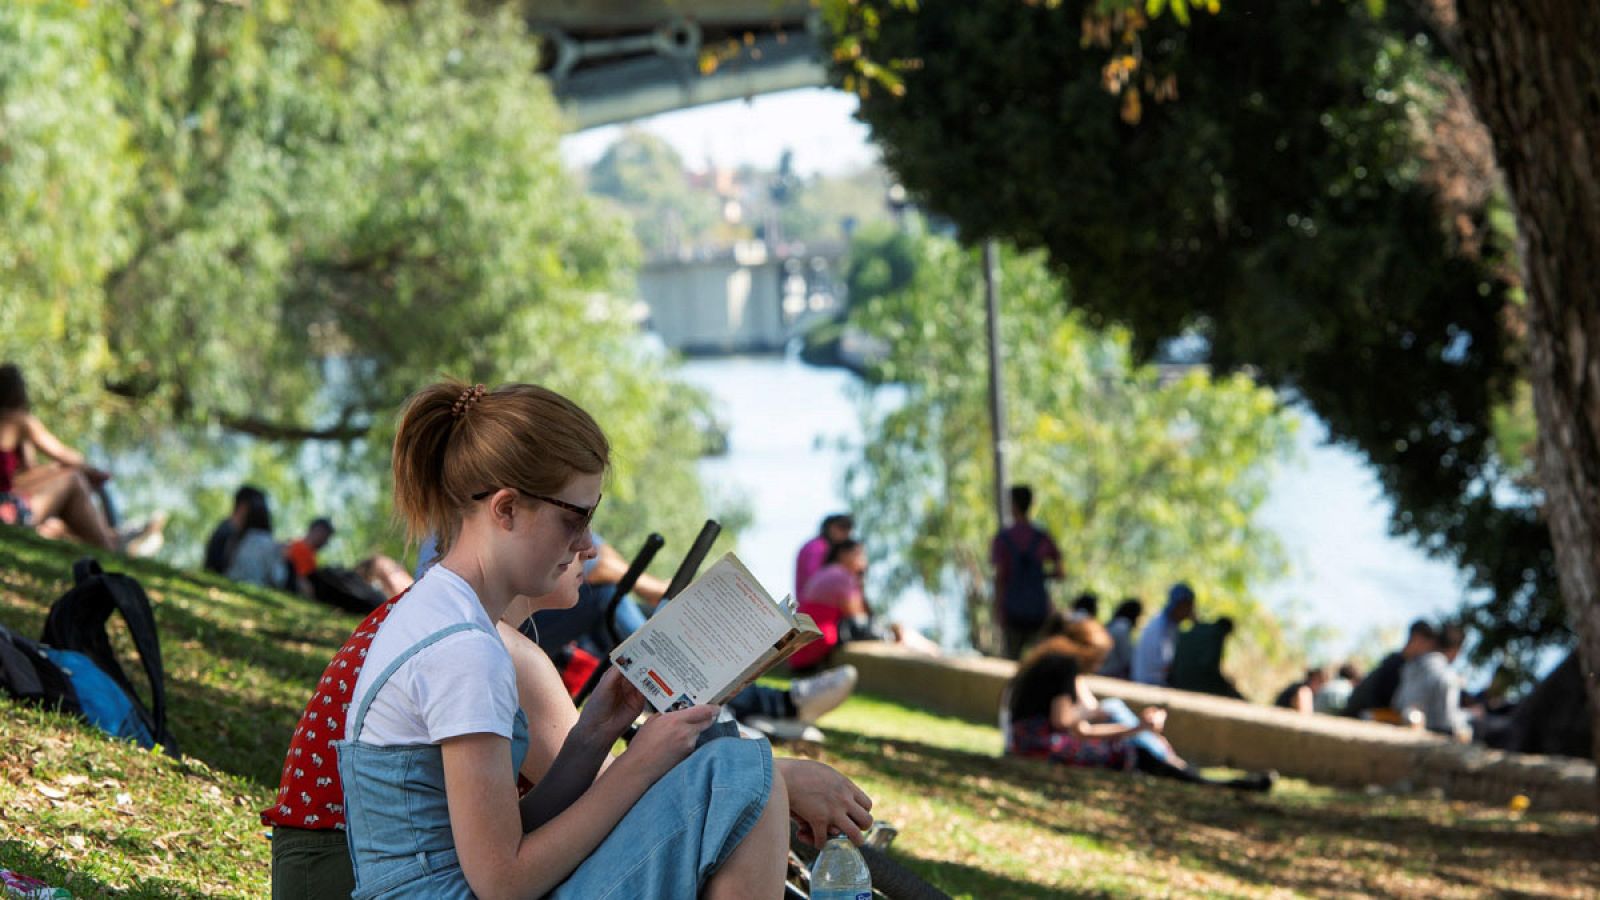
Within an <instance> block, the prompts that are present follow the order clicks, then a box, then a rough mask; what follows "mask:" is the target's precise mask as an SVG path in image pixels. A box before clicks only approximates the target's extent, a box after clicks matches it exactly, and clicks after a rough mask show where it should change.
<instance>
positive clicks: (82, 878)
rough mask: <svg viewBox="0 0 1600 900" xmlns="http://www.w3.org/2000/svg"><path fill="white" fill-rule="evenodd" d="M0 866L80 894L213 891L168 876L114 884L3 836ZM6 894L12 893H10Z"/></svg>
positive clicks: (184, 896)
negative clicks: (128, 884)
mask: <svg viewBox="0 0 1600 900" xmlns="http://www.w3.org/2000/svg"><path fill="white" fill-rule="evenodd" d="M0 868H4V869H10V870H12V871H14V872H19V873H21V874H23V875H28V876H31V877H33V878H37V879H39V880H40V881H43V882H45V883H47V884H49V885H51V886H52V887H60V888H66V889H67V890H68V891H70V892H71V893H72V896H74V897H79V898H86V900H92V898H100V897H115V898H119V900H143V898H170V900H204V898H207V897H209V896H210V895H209V894H207V893H205V892H202V891H198V890H195V889H194V888H193V887H190V886H189V885H186V884H183V883H181V882H177V881H171V880H168V879H165V878H144V877H141V878H137V879H136V880H134V881H133V882H132V884H131V885H130V886H129V887H126V888H119V887H112V886H111V885H108V884H106V883H105V882H103V881H99V880H97V879H95V878H92V877H90V876H88V875H86V874H84V873H82V872H78V871H74V870H72V869H70V868H68V867H67V866H65V865H63V864H62V863H61V861H60V860H58V859H56V858H55V857H52V856H50V855H48V854H46V853H44V852H41V851H40V850H39V849H38V848H35V847H33V846H31V845H28V844H24V843H22V842H21V841H15V840H0ZM5 896H10V895H9V894H6V895H5Z"/></svg>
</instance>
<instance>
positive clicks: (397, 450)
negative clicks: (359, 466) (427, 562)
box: [393, 380, 468, 551]
mask: <svg viewBox="0 0 1600 900" xmlns="http://www.w3.org/2000/svg"><path fill="white" fill-rule="evenodd" d="M465 390H468V388H467V386H466V385H464V384H461V383H460V382H456V381H453V380H452V381H445V382H440V383H438V384H433V385H429V386H428V387H425V388H423V389H422V390H420V391H418V392H416V393H415V394H412V395H411V397H410V399H408V400H407V401H406V405H405V408H404V409H403V410H402V411H401V413H400V425H399V427H398V428H397V429H396V430H395V435H394V462H393V467H394V510H395V515H396V516H397V517H398V518H399V519H400V521H401V522H402V523H404V524H405V529H406V539H407V540H408V541H411V542H420V541H421V540H422V539H423V538H425V537H427V536H428V535H429V534H433V535H435V536H436V537H437V538H438V540H439V546H440V549H441V551H442V550H443V549H444V548H445V547H448V546H449V542H450V540H451V538H453V537H454V534H447V533H445V532H448V531H451V530H452V529H451V528H450V526H449V523H450V522H451V521H453V520H454V518H455V517H454V515H453V512H454V510H453V509H452V507H453V506H454V503H452V501H451V499H450V497H449V491H448V489H447V487H446V485H445V453H446V451H447V450H448V449H449V446H450V434H451V432H452V431H454V430H455V426H456V421H457V417H456V414H455V411H454V409H453V407H454V406H455V405H456V403H457V401H458V399H459V398H460V397H461V395H462V392H463V391H465Z"/></svg>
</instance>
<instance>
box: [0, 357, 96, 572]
mask: <svg viewBox="0 0 1600 900" xmlns="http://www.w3.org/2000/svg"><path fill="white" fill-rule="evenodd" d="M30 448H31V449H32V450H36V451H38V452H39V453H41V454H43V455H45V456H46V457H49V458H50V459H51V460H53V461H54V463H55V464H54V465H34V466H30V465H29V464H28V463H29V460H28V455H29V453H28V451H29V449H30ZM110 477H111V476H110V475H109V474H107V473H106V472H104V471H101V470H100V469H96V468H94V467H93V466H90V465H88V464H87V463H86V462H85V460H84V457H83V454H81V453H79V452H78V451H76V450H74V449H72V448H71V447H68V446H67V445H66V444H64V443H62V442H61V440H60V439H59V438H57V437H56V436H55V435H54V434H52V433H51V431H50V429H48V428H46V427H44V423H42V422H40V421H39V419H38V417H36V416H35V415H33V413H32V412H31V411H30V410H29V405H28V386H27V382H25V381H24V380H23V378H22V371H21V370H20V369H18V368H17V367H16V366H15V365H13V364H11V363H7V364H5V365H3V366H0V521H4V522H5V523H6V524H8V525H34V526H35V527H36V528H37V529H38V530H39V533H41V534H44V535H45V536H46V537H61V536H63V532H64V531H70V532H71V533H72V534H73V535H74V536H76V537H77V538H78V539H79V540H82V541H83V542H84V543H87V544H93V545H94V546H96V547H102V548H104V549H107V550H115V549H117V537H116V534H115V533H114V532H113V531H112V530H111V526H110V525H108V524H107V523H106V519H105V516H103V515H101V513H100V509H99V508H98V507H96V506H95V505H94V489H95V487H96V486H97V485H100V484H103V483H104V482H105V480H106V479H108V478H110ZM63 526H64V528H63Z"/></svg>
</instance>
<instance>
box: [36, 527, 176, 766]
mask: <svg viewBox="0 0 1600 900" xmlns="http://www.w3.org/2000/svg"><path fill="white" fill-rule="evenodd" d="M72 580H73V586H72V588H71V589H70V590H68V591H67V592H66V593H65V594H62V595H61V599H59V600H57V601H56V602H55V604H54V605H52V606H51V607H50V614H49V616H48V617H47V618H46V619H45V623H44V634H43V636H42V637H41V638H40V640H41V641H42V642H43V643H45V644H49V645H50V646H52V647H55V648H58V649H61V650H70V651H77V652H79V653H82V654H83V655H84V656H87V657H88V658H89V660H90V661H91V662H93V663H94V664H95V666H97V667H98V668H99V669H100V670H101V671H103V672H105V674H106V675H108V676H110V678H111V679H112V680H113V681H115V682H116V684H117V686H118V687H120V688H121V689H122V691H123V692H124V693H126V694H127V695H128V699H129V700H130V701H132V704H133V707H134V709H135V712H136V713H137V714H138V717H139V719H140V720H141V721H142V722H143V723H144V725H145V729H146V730H147V731H148V732H149V734H150V735H151V736H152V737H153V738H154V740H155V742H156V743H158V744H161V745H162V746H163V747H165V748H166V750H167V752H169V753H174V754H176V753H177V752H178V745H177V741H176V740H175V739H174V738H173V736H172V732H170V731H168V730H167V689H166V674H165V670H164V669H163V668H162V665H161V639H160V637H159V635H158V634H157V632H156V618H155V613H154V611H153V610H151V608H150V598H149V597H148V596H146V595H145V592H144V588H143V587H141V586H140V585H139V582H138V581H135V580H134V579H133V578H132V577H130V576H127V575H123V574H121V573H118V572H106V571H104V570H102V569H101V568H100V563H99V562H97V561H96V560H93V559H87V558H86V559H80V560H78V561H77V562H76V563H74V564H73V566H72ZM112 612H120V613H122V619H123V621H124V622H126V623H127V625H128V632H129V634H131V635H132V637H133V646H134V648H135V649H136V650H137V651H138V653H139V662H140V664H141V665H142V666H143V667H144V674H145V679H146V680H147V681H148V682H149V685H150V707H146V706H145V704H144V701H143V700H141V699H140V698H139V694H138V692H136V691H135V690H134V688H133V682H132V681H130V680H129V679H128V674H127V672H125V671H123V668H122V663H121V662H120V661H119V660H118V659H117V654H116V652H115V651H114V650H113V649H112V648H111V637H110V635H109V634H107V632H106V624H107V623H108V622H109V620H110V618H111V614H112Z"/></svg>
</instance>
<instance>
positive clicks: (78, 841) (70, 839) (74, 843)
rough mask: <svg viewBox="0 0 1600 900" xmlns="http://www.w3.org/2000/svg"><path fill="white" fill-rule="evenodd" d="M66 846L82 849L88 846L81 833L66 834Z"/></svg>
mask: <svg viewBox="0 0 1600 900" xmlns="http://www.w3.org/2000/svg"><path fill="white" fill-rule="evenodd" d="M67 846H68V847H71V848H72V849H74V850H82V849H84V848H86V847H88V846H89V842H88V841H86V840H84V839H83V835H81V834H69V835H67Z"/></svg>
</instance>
